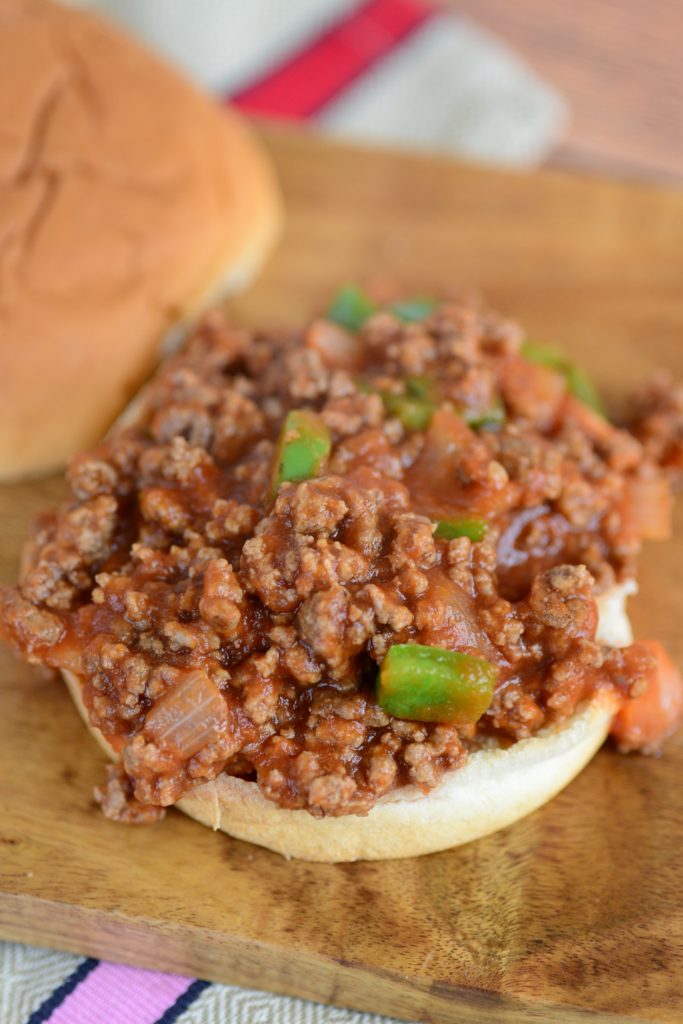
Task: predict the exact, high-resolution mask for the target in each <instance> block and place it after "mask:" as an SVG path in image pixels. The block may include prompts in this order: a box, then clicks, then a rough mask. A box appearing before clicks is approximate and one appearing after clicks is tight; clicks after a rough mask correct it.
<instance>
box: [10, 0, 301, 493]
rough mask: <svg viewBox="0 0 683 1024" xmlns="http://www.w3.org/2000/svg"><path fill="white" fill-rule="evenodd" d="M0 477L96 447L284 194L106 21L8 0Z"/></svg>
mask: <svg viewBox="0 0 683 1024" xmlns="http://www.w3.org/2000/svg"><path fill="white" fill-rule="evenodd" d="M0 66H1V67H2V89H1V90H0V128H1V129H2V131H1V132H0V181H1V184H0V238H2V246H3V259H2V300H1V302H0V409H1V412H0V479H2V480H10V479H16V478H19V477H25V476H31V475H36V474H40V473H44V472H47V471H48V470H52V469H55V468H56V467H58V466H60V465H62V464H63V463H64V462H65V461H66V459H67V458H68V457H69V456H70V455H71V454H72V453H73V452H74V451H76V450H77V449H79V448H82V447H84V446H87V445H89V444H91V443H93V442H94V441H95V440H96V439H97V438H99V437H100V436H101V435H102V434H103V432H104V431H105V430H106V428H107V427H108V426H109V425H110V423H111V422H112V421H113V419H114V418H115V416H116V415H117V413H118V412H119V411H120V410H121V408H122V407H123V406H124V405H125V403H126V402H127V400H128V399H129V398H130V396H131V395H132V394H133V393H134V392H135V391H136V390H137V388H138V386H139V384H140V382H141V381H142V380H143V379H144V378H145V376H146V375H147V374H148V373H149V372H150V370H151V369H152V367H153V366H154V364H155V362H156V360H157V356H158V353H159V350H160V346H161V343H162V341H163V339H164V337H165V335H166V334H167V332H168V330H169V328H170V327H171V326H172V325H175V324H178V323H180V324H182V323H183V322H184V321H187V320H189V319H191V318H192V317H194V316H195V315H196V314H197V313H198V312H199V311H200V310H201V309H202V308H203V307H204V306H205V305H206V304H208V303H210V302H213V301H215V300H216V298H218V297H219V296H221V295H222V294H224V293H225V292H227V291H230V290H234V289H236V288H240V287H243V286H244V285H245V284H246V283H247V282H248V281H249V280H250V278H251V277H252V276H253V275H254V274H255V272H256V271H257V270H258V268H259V266H260V265H261V262H262V261H263V259H264V257H265V256H266V254H267V253H268V251H269V250H270V248H271V246H272V245H273V243H274V240H275V238H276V235H277V233H278V230H279V226H280V220H281V202H280V196H279V192H278V188H277V184H276V180H275V175H274V172H273V169H272V167H271V164H270V162H269V159H268V156H267V154H266V153H265V152H264V151H263V149H262V147H261V146H260V145H259V144H258V142H257V140H256V139H255V138H254V137H253V136H252V134H251V133H250V131H249V130H248V128H247V126H246V125H245V124H244V123H243V121H242V120H241V119H240V118H239V117H238V116H237V115H236V114H235V113H234V112H233V111H231V110H229V109H226V108H225V107H219V106H218V105H217V104H215V103H214V102H212V101H211V100H210V99H209V98H208V97H207V96H205V95H203V94H202V93H201V92H200V91H199V90H198V89H196V88H195V87H194V86H193V85H191V84H190V83H189V82H188V81H186V80H185V79H184V78H183V77H182V76H181V75H179V74H177V73H176V72H175V71H173V70H172V69H171V68H169V67H167V66H166V65H165V64H164V63H163V62H162V61H161V60H160V59H159V58H157V57H156V56H154V55H152V54H151V53H149V52H147V51H146V50H145V49H144V48H143V47H142V46H140V45H138V44H137V43H135V42H133V41H132V40H131V39H128V38H127V37H126V36H124V35H122V34H121V33H120V32H118V31H117V30H115V29H114V28H112V27H110V26H109V25H108V24H106V23H104V22H101V21H99V20H98V19H97V18H95V17H92V16H90V15H89V14H86V13H84V12H82V11H78V10H74V9H71V8H67V7H62V6H59V5H57V4H54V3H51V2H49V0H0Z"/></svg>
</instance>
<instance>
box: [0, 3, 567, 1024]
mask: <svg viewBox="0 0 683 1024" xmlns="http://www.w3.org/2000/svg"><path fill="white" fill-rule="evenodd" d="M72 2H74V3H81V5H83V6H90V7H95V8H99V9H103V10H104V12H105V13H106V14H107V15H108V16H110V17H111V18H113V19H114V20H119V21H122V22H123V23H124V24H126V25H127V26H128V27H129V28H130V29H132V30H133V32H137V33H138V34H139V35H141V36H142V37H143V38H145V39H146V40H147V42H148V43H150V44H151V45H152V46H154V47H156V48H158V49H159V50H161V51H162V52H164V53H166V55H167V56H168V57H170V59H171V60H173V61H175V62H176V63H178V64H180V65H181V66H183V67H185V69H186V70H187V71H189V72H190V74H191V75H193V76H194V77H195V78H197V79H198V80H199V81H200V82H201V83H202V84H203V85H204V86H206V87H207V88H209V89H211V90H212V91H213V92H215V93H216V94H217V95H219V96H222V97H224V98H226V99H230V100H231V101H232V102H234V103H235V104H237V105H238V106H239V107H241V108H242V109H243V110H244V111H245V112H246V113H248V114H252V115H263V116H268V117H270V118H273V117H274V118H283V119H287V120H289V121H308V122H312V123H313V124H314V125H315V126H316V127H317V128H318V129H319V130H320V131H322V132H327V133H330V134H338V135H344V136H347V137H352V138H362V139H364V140H369V141H374V142H379V143H390V144H393V145H401V146H411V147H416V148H423V149H425V148H426V149H431V150H442V151H444V150H445V151H452V152H456V153H460V154H464V155H466V156H468V157H474V158H478V159H486V160H494V161H497V162H499V163H508V164H517V165H524V164H530V163H534V162H536V161H538V160H540V159H542V158H543V157H544V156H545V154H546V153H547V152H548V149H549V148H550V146H551V145H552V143H553V141H554V140H555V138H556V136H557V134H558V132H559V130H560V129H561V127H562V124H563V121H564V106H563V104H562V101H561V100H560V99H559V98H558V97H557V96H556V95H555V93H554V92H553V91H552V90H551V89H549V88H548V87H547V86H546V85H545V84H544V83H542V82H540V81H539V80H538V79H537V78H536V77H535V76H534V75H533V74H532V73H531V72H530V71H529V70H528V69H527V68H526V67H525V66H524V65H523V64H522V63H521V62H520V61H519V60H518V59H517V58H516V56H515V55H514V54H511V53H510V52H509V51H508V50H507V49H506V48H505V47H503V46H501V45H500V44H499V43H498V42H497V41H496V40H495V39H493V38H491V37H490V36H489V35H487V34H485V33H483V32H481V31H480V30H479V29H478V28H477V27H476V26H474V25H472V24H471V23H469V22H466V21H465V20H463V19H460V18H457V17H455V16H454V15H453V14H452V13H449V12H447V11H446V10H445V9H442V8H440V7H438V6H436V5H435V4H432V3H430V2H428V0H294V2H287V0H247V2H244V3H232V2H228V0H72ZM158 827H159V828H161V829H163V825H161V826H158ZM216 842H221V837H220V835H217V836H216ZM382 1021H386V1018H381V1017H378V1016H375V1015H373V1014H362V1013H354V1012H351V1011H347V1010H342V1009H337V1008H333V1007H324V1006H319V1005H317V1004H313V1003H308V1002H305V1001H303V1000H299V999H289V998H285V997H281V996H274V995H270V994H268V993H263V992H257V991H251V990H247V989H241V988H236V987H234V986H228V985H210V984H209V983H208V982H205V981H196V980H192V979H190V978H181V977H177V976H174V975H168V974H158V973H155V972H152V971H145V970H139V969H137V968H133V967H125V966H116V965H114V964H110V963H105V962H100V961H98V960H94V959H90V958H88V959H83V958H80V957H76V956H73V955H71V954H66V953H57V952H52V951H48V950H44V949H31V948H29V947H26V946H19V945H15V944H12V943H0V1024H173V1022H177V1024H271V1022H272V1024H333V1022H334V1024H381V1022H382Z"/></svg>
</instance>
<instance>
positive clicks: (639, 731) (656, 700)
mask: <svg viewBox="0 0 683 1024" xmlns="http://www.w3.org/2000/svg"><path fill="white" fill-rule="evenodd" d="M640 645H641V646H642V647H645V648H647V650H648V651H649V652H650V654H652V655H653V656H654V659H655V665H654V668H653V670H652V674H651V676H650V678H649V680H648V684H647V689H646V690H645V692H644V693H642V694H640V696H638V697H632V698H631V699H629V700H627V701H626V702H625V703H624V705H623V707H622V708H621V711H619V713H618V715H617V716H616V717H615V719H614V722H613V723H612V730H611V731H612V735H613V736H614V738H615V740H616V742H617V743H618V744H619V746H620V747H621V748H622V749H623V750H642V751H644V752H645V753H653V752H655V751H657V750H658V749H659V747H660V746H661V744H662V742H663V741H664V740H665V739H666V738H667V736H670V735H671V733H672V732H674V731H675V730H676V729H677V728H678V726H679V725H681V724H682V723H683V679H681V673H680V672H679V670H678V669H677V668H676V666H675V665H674V663H673V662H672V660H671V658H670V657H669V655H668V654H667V653H666V651H665V650H664V647H663V646H662V644H660V643H659V641H658V640H642V641H640Z"/></svg>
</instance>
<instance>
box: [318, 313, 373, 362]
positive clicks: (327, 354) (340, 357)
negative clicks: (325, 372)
mask: <svg viewBox="0 0 683 1024" xmlns="http://www.w3.org/2000/svg"><path fill="white" fill-rule="evenodd" d="M306 344H307V346H308V347H309V348H313V349H315V350H316V352H318V353H319V355H320V356H321V358H322V361H323V362H324V364H325V366H327V367H328V368H329V369H330V370H359V369H361V367H362V366H363V356H364V352H363V343H362V341H361V340H360V338H359V337H358V336H357V335H356V334H352V333H351V331H348V330H347V329H346V328H345V327H341V326H340V325H339V324H335V323H333V322H332V321H331V320H314V321H313V323H312V324H311V326H310V327H309V328H308V332H307V334H306Z"/></svg>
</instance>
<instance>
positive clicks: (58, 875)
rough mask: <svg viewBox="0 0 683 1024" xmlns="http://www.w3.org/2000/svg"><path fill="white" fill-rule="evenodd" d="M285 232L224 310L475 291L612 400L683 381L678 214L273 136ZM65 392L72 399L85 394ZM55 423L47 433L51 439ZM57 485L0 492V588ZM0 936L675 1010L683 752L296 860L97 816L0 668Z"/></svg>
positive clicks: (681, 928)
mask: <svg viewBox="0 0 683 1024" xmlns="http://www.w3.org/2000/svg"><path fill="white" fill-rule="evenodd" d="M270 144H271V146H272V150H273V153H274V155H275V158H276V160H277V163H278V166H279V169H280V172H281V175H282V180H283V183H284V188H285V192H286V196H287V201H288V207H289V226H288V229H287V234H286V238H285V241H284V243H283V245H282V247H281V249H280V250H279V252H278V254H277V256H276V257H275V259H274V260H273V261H272V263H271V264H270V266H269V267H268V269H267V272H266V273H265V275H264V276H263V277H262V278H261V280H260V281H259V283H258V284H257V285H256V286H255V287H254V288H253V289H252V290H251V291H250V292H249V294H247V295H245V296H244V297H243V298H241V299H240V300H239V301H238V302H234V303H233V308H234V310H235V313H236V315H239V316H240V317H241V318H243V319H245V320H247V321H250V322H253V323H260V324H270V323H277V322H290V323H293V322H296V321H297V320H298V319H299V318H301V317H304V316H305V315H306V314H307V313H308V312H310V311H311V310H312V309H313V308H314V307H316V306H317V305H319V304H321V303H323V302H324V301H325V298H326V296H327V295H328V292H329V290H330V289H331V288H333V287H334V285H335V284H336V283H338V282H339V281H343V280H347V279H349V278H358V277H361V278H363V277H364V278H368V277H380V276H387V275H388V276H391V277H394V278H396V279H397V280H398V281H400V282H403V283H405V285H406V288H409V289H410V290H411V291H412V290H416V291H419V290H423V289H425V288H428V289H431V290H434V289H446V290H448V289H452V288H453V287H454V286H456V285H458V286H466V287H471V286H473V285H475V284H476V285H478V286H481V287H482V288H483V289H484V290H485V291H486V292H487V293H488V295H489V297H490V299H491V301H492V302H493V303H495V304H496V305H498V306H500V307H502V308H503V309H504V310H506V311H507V312H509V313H513V314H515V315H517V316H519V317H520V318H521V319H522V320H523V321H524V322H525V323H526V324H527V326H528V329H529V332H530V333H531V334H532V335H533V336H534V337H535V338H537V339H539V340H552V341H553V342H555V343H557V344H561V345H564V346H566V348H567V349H568V350H569V351H570V352H572V353H573V354H575V355H576V356H578V357H580V358H581V359H582V360H583V362H584V363H585V364H586V366H588V367H590V369H591V370H592V371H593V373H594V376H595V378H596V379H597V380H598V382H599V383H600V384H602V385H604V389H605V391H606V392H607V393H608V395H609V396H611V397H612V398H613V399H616V398H618V396H620V395H622V394H623V392H624V390H625V389H626V388H627V387H629V386H630V385H632V384H633V383H634V382H635V381H637V380H638V379H640V378H641V377H642V376H643V375H644V374H645V373H647V372H649V371H650V370H651V369H652V368H654V367H655V366H659V365H669V366H671V367H672V368H673V369H674V370H675V371H676V372H677V373H678V374H679V375H683V348H682V347H681V339H682V338H683V290H682V289H681V280H680V277H681V256H682V255H683V253H682V243H681V240H682V239H683V197H681V196H680V195H677V194H675V193H668V192H666V191H655V190H652V189H649V188H628V187H625V186H620V185H613V184H608V183H598V182H593V183H586V182H579V181H575V180H572V179H571V178H569V177H564V176H560V175H555V174H551V173H536V174H532V175H512V174H504V173H498V172H493V171H489V170H487V171H481V170H478V169H476V168H473V167H464V166H458V165H456V164H454V163H451V162H448V161H445V160H444V161H433V160H432V161H425V160H422V159H419V158H412V157H408V156H392V155H391V154H388V153H381V154H380V153H375V152H372V151H370V150H361V149H357V150H356V149H351V148H341V147H333V146H332V145H330V144H321V143H319V142H316V141H314V140H313V139H308V138H306V137H304V136H298V135H296V136H295V135H285V134H282V135H277V136H271V137H270ZM70 400H77V395H76V394H74V396H72V397H71V399H70ZM46 429H49V424H46ZM61 492H62V485H61V483H60V482H59V481H54V480H52V481H46V482H42V483H32V484H24V485H20V486H14V487H5V488H4V489H2V491H0V517H1V521H2V526H3V529H2V531H0V573H1V576H2V578H3V579H4V580H12V579H13V578H14V574H15V572H16V566H17V560H18V553H19V549H20V544H21V540H22V538H23V536H24V534H25V529H26V523H27V520H28V519H29V518H30V516H31V515H33V514H34V513H35V512H37V511H38V510H39V509H41V508H44V507H45V505H46V504H47V503H49V502H51V501H52V500H54V499H56V498H57V497H58V496H59V495H60V493H61ZM678 511H679V514H678V527H679V533H678V540H677V541H676V542H675V543H672V544H667V545H660V546H654V545H652V546H650V547H648V550H647V552H646V558H645V560H644V562H643V571H642V590H641V595H640V597H639V598H638V599H637V600H636V601H635V602H634V618H635V623H636V629H637V632H638V633H639V634H640V635H642V636H657V637H660V638H662V639H663V640H664V641H665V642H666V643H667V644H668V646H669V649H670V650H671V652H672V654H673V655H674V657H675V658H676V659H677V660H678V662H679V663H682V662H683V630H681V628H680V619H681V614H682V612H683V595H682V590H681V580H680V573H681V567H682V565H683V558H682V555H683V539H682V538H683V516H681V514H680V513H681V509H679V510H678ZM0 700H1V706H0V772H1V777H2V780H3V785H2V786H0V858H1V870H0V934H1V935H2V936H3V937H6V938H11V939H16V940H19V941H25V942H32V943H37V944H42V945H48V946H55V947H59V948H62V949H70V950H74V951H77V952H79V953H88V954H91V955H96V956H102V957H107V958H110V959H114V960H121V961H126V962H129V963H136V964H141V965H144V966H148V967H153V968H160V969H164V970H170V971H177V972H183V973H187V974H194V975H198V976H200V977H204V978H210V979H216V980H223V981H229V982H236V983H238V984H246V985H250V986H254V987H256V988H266V989H272V990H275V991H278V992H285V993H292V994H296V995H298V996H303V997H306V998H309V999H315V1000H320V1001H322V1002H329V1003H336V1004H341V1005H345V1006H351V1007H356V1008H359V1009H364V1010H370V1011H374V1012H376V1013H386V1014H391V1015H395V1016H398V1017H403V1018H405V1019H410V1020H424V1021H435V1022H437V1021H438V1022H439V1024H442V1022H444V1024H447V1022H456V1021H457V1022H459V1024H468V1022H477V1024H482V1022H483V1024H487V1022H491V1024H499V1022H518V1024H521V1022H525V1024H526V1022H531V1021H545V1022H547V1021H558V1022H560V1021H561V1022H563V1024H572V1022H577V1024H579V1022H583V1021H586V1020H591V1021H596V1020H597V1021H611V1022H615V1021H624V1022H625V1021H629V1022H632V1021H660V1022H671V1024H673V1022H680V1021H681V1019H683V867H682V862H681V855H680V850H681V838H682V835H683V787H682V786H681V785H680V779H681V771H682V769H683V738H681V737H678V738H675V739H673V740H672V741H671V742H670V743H669V744H668V746H667V749H666V752H665V754H664V756H663V757H662V758H660V759H646V758H641V757H637V756H633V757H622V756H620V755H618V754H617V753H615V752H614V751H613V750H611V749H605V750H603V751H602V752H601V753H600V754H599V755H598V757H597V758H596V760H595V761H594V762H593V763H592V764H591V765H590V766H589V767H588V768H587V769H586V771H585V772H583V773H582V775H581V776H580V777H579V778H578V779H577V780H576V781H575V782H574V783H573V784H572V785H571V786H570V787H569V788H568V789H567V790H566V791H565V792H564V793H562V794H560V796H558V797H557V798H556V799H555V800H554V801H553V802H552V803H551V804H550V805H549V806H547V807H546V808H544V809H543V810H541V811H540V812H537V813H536V814H533V815H532V816H530V817H529V818H527V819H525V820H524V821H521V822H519V823H518V824H516V825H515V826H513V827H512V828H510V829H507V830H506V831H504V832H502V833H499V834H498V835H495V836H492V837H491V838H489V839H486V840H482V841H480V842H477V843H474V844H472V845H470V846H467V847H464V848H461V849H457V850H452V851H449V852H446V853H442V854H437V855H433V856H429V857H424V858H420V859H415V860H409V861H394V862H388V863H384V864H382V863H372V864H349V865H338V866H329V865H310V864H304V863H296V862H289V863H288V862H286V861H285V860H283V859H281V858H280V857H278V856H276V855H275V854H272V853H270V852H267V851H265V850H261V849H258V848H256V847H251V846H249V845H246V844H244V843H241V842H238V841H236V840H231V839H229V838H228V837H227V836H224V835H222V834H218V835H214V834H212V833H211V832H210V831H209V830H207V829H203V828H201V827H200V826H198V825H196V824H195V823H194V822H192V821H190V820H188V819H185V818H183V816H182V815H180V814H177V813H171V814H170V815H169V816H168V818H167V819H166V820H165V821H164V822H162V823H161V824H159V825H157V826H154V827H150V828H139V829H134V828H126V827H124V826H120V825H116V824H113V823H111V822H108V821H106V820H105V819H104V818H103V817H101V815H100V813H99V811H98V809H97V808H96V807H95V805H94V803H93V800H92V796H91V793H92V787H93V784H95V783H96V782H97V781H98V780H99V779H101V778H102V772H103V757H102V755H101V754H100V753H99V751H98V749H97V748H96V746H95V744H94V742H93V741H92V740H91V739H90V738H89V736H88V735H87V734H86V732H85V730H84V729H83V726H82V725H81V722H80V721H79V718H78V715H77V713H76V711H75V709H74V708H73V707H72V705H71V704H70V702H69V699H68V697H67V695H66V692H65V690H64V688H63V687H62V686H61V685H60V684H58V683H56V682H55V681H54V680H53V679H51V678H50V677H48V676H46V675H44V674H42V673H41V672H39V671H36V670H35V669H31V668H28V667H26V666H24V665H22V664H20V663H19V662H17V661H15V660H13V659H12V658H11V657H10V656H9V655H8V654H6V653H4V654H2V661H1V665H0Z"/></svg>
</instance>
